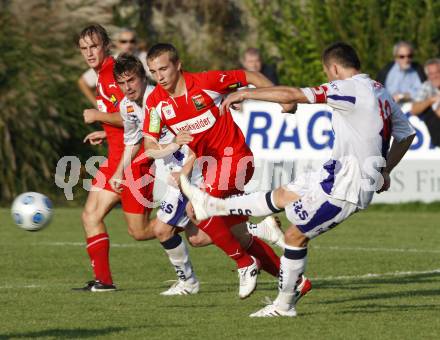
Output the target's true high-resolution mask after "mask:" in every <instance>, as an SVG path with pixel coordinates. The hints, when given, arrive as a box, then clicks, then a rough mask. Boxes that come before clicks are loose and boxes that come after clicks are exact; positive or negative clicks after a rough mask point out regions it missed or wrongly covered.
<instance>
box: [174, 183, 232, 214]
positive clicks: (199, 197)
mask: <svg viewBox="0 0 440 340" xmlns="http://www.w3.org/2000/svg"><path fill="white" fill-rule="evenodd" d="M180 186H181V188H182V191H183V193H184V194H185V196H186V197H188V199H189V200H190V201H191V203H192V206H193V209H194V213H195V215H196V218H197V219H198V220H199V221H203V220H206V219H208V218H210V217H211V216H218V215H222V212H221V211H220V210H219V207H218V202H220V201H221V199H219V198H216V197H212V196H210V195H208V194H207V193H206V192H203V191H202V190H200V189H199V188H197V187H195V186H194V185H191V183H190V182H189V180H188V178H187V177H186V176H185V175H180ZM223 215H227V213H224V214H223Z"/></svg>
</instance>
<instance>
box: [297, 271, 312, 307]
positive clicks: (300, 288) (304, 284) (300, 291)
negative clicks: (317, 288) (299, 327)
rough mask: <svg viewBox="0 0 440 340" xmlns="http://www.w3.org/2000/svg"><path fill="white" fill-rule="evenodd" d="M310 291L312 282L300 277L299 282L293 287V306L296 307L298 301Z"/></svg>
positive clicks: (302, 276)
mask: <svg viewBox="0 0 440 340" xmlns="http://www.w3.org/2000/svg"><path fill="white" fill-rule="evenodd" d="M311 290H312V281H310V280H309V279H308V278H306V277H305V276H304V275H301V282H300V284H298V285H297V286H296V287H295V295H294V296H293V305H296V304H297V303H298V301H299V300H300V299H301V298H302V297H303V296H304V295H306V294H307V293H308V292H309V291H311Z"/></svg>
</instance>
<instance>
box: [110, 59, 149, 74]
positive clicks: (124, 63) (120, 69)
mask: <svg viewBox="0 0 440 340" xmlns="http://www.w3.org/2000/svg"><path fill="white" fill-rule="evenodd" d="M131 72H134V73H135V74H136V75H137V76H139V77H140V78H141V79H145V78H147V74H146V72H145V69H144V65H143V64H142V62H141V61H140V60H139V58H137V57H135V56H134V55H132V54H130V53H122V54H120V55H119V56H118V58H117V59H116V61H115V65H114V66H113V76H114V77H115V79H116V80H117V79H118V77H120V76H122V75H123V74H128V73H131Z"/></svg>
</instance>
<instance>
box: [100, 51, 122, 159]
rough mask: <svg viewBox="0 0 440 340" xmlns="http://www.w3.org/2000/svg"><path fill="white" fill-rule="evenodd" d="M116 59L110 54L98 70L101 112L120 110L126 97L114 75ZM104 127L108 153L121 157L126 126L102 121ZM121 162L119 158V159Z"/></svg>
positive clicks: (111, 155) (111, 156) (110, 155)
mask: <svg viewBox="0 0 440 340" xmlns="http://www.w3.org/2000/svg"><path fill="white" fill-rule="evenodd" d="M114 64H115V60H114V59H113V57H111V56H109V57H107V58H106V59H105V60H104V63H103V64H102V67H101V69H100V70H99V72H98V82H97V84H96V103H97V106H98V110H99V111H101V112H108V113H114V112H119V103H120V102H121V100H122V99H123V98H124V94H123V93H122V91H121V89H120V88H119V86H118V84H116V81H115V78H114V76H113V66H114ZM102 127H103V128H104V130H105V132H106V133H107V143H108V154H109V162H110V158H114V157H119V158H120V157H121V155H122V153H123V151H124V128H122V127H117V126H113V125H110V124H106V123H102ZM117 162H118V163H119V160H118V161H117Z"/></svg>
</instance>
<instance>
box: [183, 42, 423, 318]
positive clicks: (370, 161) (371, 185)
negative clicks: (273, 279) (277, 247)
mask: <svg viewBox="0 0 440 340" xmlns="http://www.w3.org/2000/svg"><path fill="white" fill-rule="evenodd" d="M322 63H323V67H324V72H325V73H326V75H327V78H328V80H329V82H328V83H325V84H323V85H321V86H317V87H308V88H295V87H287V86H277V87H269V88H262V89H247V90H242V91H239V92H236V93H233V94H231V95H230V96H229V97H227V99H226V100H225V101H224V102H223V104H222V108H221V109H222V111H223V112H225V111H227V109H228V107H229V106H231V105H234V104H236V103H240V102H242V101H243V100H246V99H254V100H265V101H271V102H277V103H283V104H288V103H290V104H297V103H304V104H314V103H326V104H327V105H329V106H330V107H331V108H332V109H333V114H332V121H331V124H332V127H333V131H334V137H335V139H334V144H333V150H332V156H331V159H330V160H329V161H328V162H326V163H325V164H324V165H323V166H322V168H321V170H320V171H317V172H314V173H305V174H303V175H301V176H299V177H298V178H296V180H295V181H294V182H292V183H289V184H287V185H285V186H282V187H279V188H277V189H275V190H273V191H270V192H254V193H250V194H246V195H242V196H237V197H232V198H224V199H221V198H217V197H214V196H211V195H209V194H208V193H205V192H203V191H201V190H200V189H198V188H197V187H195V186H192V185H191V184H190V183H189V182H188V180H187V178H186V177H185V176H181V187H182V190H183V192H184V193H185V195H186V196H187V197H188V198H189V199H190V201H191V203H192V206H193V209H194V213H195V216H196V217H197V219H199V220H206V219H209V218H211V216H229V215H236V214H240V212H241V213H242V214H243V213H244V214H246V215H252V216H266V215H270V214H273V213H276V212H280V211H283V210H284V211H285V214H286V217H287V219H288V220H289V221H290V222H291V223H292V224H291V225H290V227H289V228H288V229H287V230H286V231H285V250H284V255H283V256H282V257H281V269H280V276H279V286H278V288H279V291H278V296H277V298H276V299H275V300H274V301H273V302H272V303H271V304H269V305H267V306H266V307H264V308H262V309H261V310H259V311H257V312H256V313H253V314H251V315H250V316H251V317H276V316H290V317H293V316H296V309H295V297H294V295H293V289H294V287H295V285H296V282H297V280H298V277H299V276H300V275H301V274H302V273H303V272H304V270H305V267H306V260H307V245H308V243H309V241H310V240H311V239H313V238H314V237H316V236H318V235H320V234H322V233H324V232H326V231H328V230H330V229H331V228H333V227H335V226H336V225H337V224H339V223H341V222H343V221H344V220H346V219H347V218H348V217H349V216H351V215H352V214H354V213H356V212H357V211H359V210H362V209H365V208H367V207H368V205H369V204H370V202H371V200H372V198H373V194H374V192H378V193H380V192H383V191H386V190H388V189H389V187H390V173H391V171H392V170H393V169H394V167H395V166H396V165H397V164H398V163H399V162H400V160H401V159H402V157H403V156H404V155H405V153H406V152H407V150H408V149H409V147H410V145H411V143H412V141H413V139H414V136H415V131H414V129H413V128H412V126H411V125H410V124H409V122H408V119H407V117H406V116H405V115H404V114H403V113H402V111H401V109H400V108H399V106H398V105H397V104H396V103H395V102H394V100H393V99H392V97H391V96H390V94H389V93H388V92H387V91H386V90H385V89H384V87H383V86H382V85H381V84H380V83H378V82H376V81H374V80H371V79H370V78H369V77H368V75H366V74H363V73H361V71H360V69H361V63H360V61H359V58H358V56H357V53H356V51H355V50H354V49H353V48H352V47H351V46H350V45H348V44H346V43H335V44H333V45H331V46H329V47H327V48H326V49H325V50H324V52H323V55H322ZM391 137H393V142H392V145H391V147H390V140H391ZM269 227H270V226H269Z"/></svg>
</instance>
